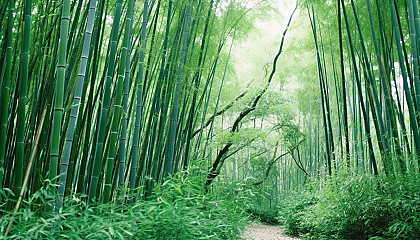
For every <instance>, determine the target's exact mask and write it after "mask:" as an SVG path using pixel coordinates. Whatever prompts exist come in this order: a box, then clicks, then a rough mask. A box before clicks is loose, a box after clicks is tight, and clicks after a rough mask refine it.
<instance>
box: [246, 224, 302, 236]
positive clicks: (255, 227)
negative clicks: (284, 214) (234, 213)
mask: <svg viewBox="0 0 420 240" xmlns="http://www.w3.org/2000/svg"><path fill="white" fill-rule="evenodd" d="M242 238H243V239H246V240H300V239H299V238H294V237H289V236H286V235H285V234H284V233H283V231H282V229H281V228H279V227H278V226H270V225H264V224H261V223H251V224H250V225H248V226H246V228H245V231H244V233H243V235H242Z"/></svg>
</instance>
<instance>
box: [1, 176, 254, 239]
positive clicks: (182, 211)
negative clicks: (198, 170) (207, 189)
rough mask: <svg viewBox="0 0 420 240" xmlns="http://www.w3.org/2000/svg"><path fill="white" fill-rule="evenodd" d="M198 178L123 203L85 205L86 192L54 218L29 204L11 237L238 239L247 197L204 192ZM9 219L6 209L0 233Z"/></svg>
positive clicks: (176, 179) (180, 178)
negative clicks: (84, 196) (216, 195)
mask: <svg viewBox="0 0 420 240" xmlns="http://www.w3.org/2000/svg"><path fill="white" fill-rule="evenodd" d="M197 182H199V181H198V180H197V179H190V178H189V177H188V175H186V174H178V175H177V176H175V177H174V178H172V179H171V180H168V181H166V182H165V183H163V184H162V185H161V186H159V187H157V188H156V189H155V191H154V195H153V196H152V197H150V198H149V199H147V200H139V201H137V202H136V203H135V205H133V206H125V207H123V208H121V207H117V206H115V204H106V205H99V206H91V205H86V203H85V202H84V201H81V200H80V199H81V198H82V197H83V196H77V197H72V198H71V199H67V200H66V206H65V208H64V210H63V212H62V213H60V214H58V215H54V216H52V217H46V216H42V215H41V212H42V206H37V207H32V209H31V208H30V207H28V206H26V207H24V208H22V209H21V210H20V211H19V212H18V214H17V216H16V219H15V221H14V224H13V226H12V229H11V234H10V235H9V238H10V239H148V240H153V239H238V237H237V236H238V235H239V233H240V229H242V228H243V227H244V226H245V224H246V220H247V218H246V216H247V214H246V212H245V210H244V209H247V205H246V202H247V199H246V198H243V197H239V196H232V195H226V196H225V197H223V198H222V197H217V198H216V197H215V196H214V195H212V194H208V195H205V194H204V192H203V188H202V186H201V185H199V184H197ZM219 188H222V187H219ZM38 197H39V198H42V194H38ZM36 209H38V210H36ZM9 219H10V214H7V213H6V214H5V215H3V216H2V217H0V230H1V232H4V231H5V228H6V225H7V223H8V220H9ZM0 238H1V237H0ZM9 238H8V239H9Z"/></svg>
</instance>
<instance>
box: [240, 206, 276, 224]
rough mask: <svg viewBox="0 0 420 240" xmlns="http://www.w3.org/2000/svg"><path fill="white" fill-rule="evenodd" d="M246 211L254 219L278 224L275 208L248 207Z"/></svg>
mask: <svg viewBox="0 0 420 240" xmlns="http://www.w3.org/2000/svg"><path fill="white" fill-rule="evenodd" d="M247 213H249V214H250V217H251V218H252V219H254V220H258V221H260V222H263V223H267V224H270V225H277V224H279V220H278V210H277V208H274V209H264V210H262V209H255V208H250V209H248V210H247Z"/></svg>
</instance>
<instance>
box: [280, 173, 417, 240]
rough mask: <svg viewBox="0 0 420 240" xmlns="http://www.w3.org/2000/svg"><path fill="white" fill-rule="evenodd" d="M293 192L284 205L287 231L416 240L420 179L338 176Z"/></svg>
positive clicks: (319, 235)
mask: <svg viewBox="0 0 420 240" xmlns="http://www.w3.org/2000/svg"><path fill="white" fill-rule="evenodd" d="M319 184H320V183H314V184H313V185H311V186H308V188H306V189H305V190H302V191H300V192H297V193H294V194H291V195H290V196H288V197H287V198H285V199H284V200H283V201H282V204H281V205H280V215H281V216H280V219H282V223H283V224H284V225H285V226H286V232H287V233H288V234H291V235H299V236H302V237H305V238H312V239H332V238H334V239H416V238H418V237H419V235H418V233H419V232H420V182H419V177H417V176H404V177H399V178H379V179H375V178H374V177H371V176H351V177H345V176H338V177H336V178H335V179H334V180H331V181H330V182H326V183H325V182H324V183H323V186H322V187H321V188H320V187H319Z"/></svg>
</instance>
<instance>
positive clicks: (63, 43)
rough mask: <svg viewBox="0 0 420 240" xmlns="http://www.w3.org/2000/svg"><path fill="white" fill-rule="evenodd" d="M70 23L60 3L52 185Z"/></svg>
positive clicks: (65, 4)
mask: <svg viewBox="0 0 420 240" xmlns="http://www.w3.org/2000/svg"><path fill="white" fill-rule="evenodd" d="M69 22H70V0H63V1H62V9H61V26H60V42H59V50H58V63H57V78H56V83H55V102H54V111H53V122H52V130H51V151H50V164H49V173H48V178H49V180H50V181H51V183H52V184H53V186H54V185H55V183H56V182H57V179H56V177H57V168H58V163H59V161H60V133H61V124H62V117H63V111H64V108H63V103H64V79H65V73H66V66H67V40H68V39H67V37H68V32H69ZM53 208H54V205H53V204H51V203H47V205H46V211H48V212H50V211H52V210H53Z"/></svg>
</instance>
